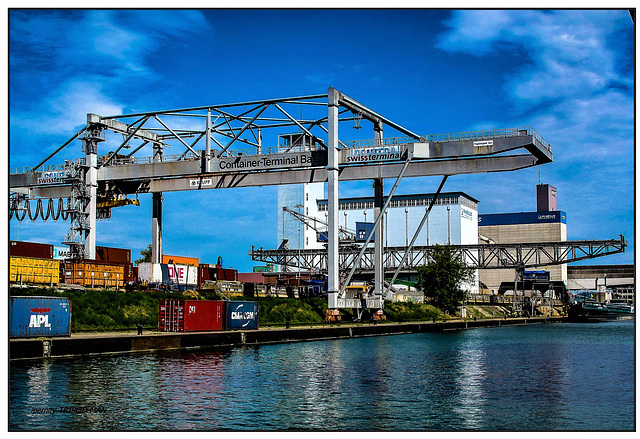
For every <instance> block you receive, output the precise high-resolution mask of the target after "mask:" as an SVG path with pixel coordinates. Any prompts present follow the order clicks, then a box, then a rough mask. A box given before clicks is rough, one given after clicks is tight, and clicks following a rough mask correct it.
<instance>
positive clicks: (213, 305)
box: [158, 300, 224, 332]
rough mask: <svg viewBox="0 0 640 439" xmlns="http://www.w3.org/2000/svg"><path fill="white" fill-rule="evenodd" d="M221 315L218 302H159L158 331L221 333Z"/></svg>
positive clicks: (221, 308)
mask: <svg viewBox="0 0 640 439" xmlns="http://www.w3.org/2000/svg"><path fill="white" fill-rule="evenodd" d="M223 314H224V302H222V301H220V300H160V302H159V304H158V331H160V332H193V331H222V330H223V325H224V318H223Z"/></svg>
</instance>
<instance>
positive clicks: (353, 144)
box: [346, 128, 551, 152]
mask: <svg viewBox="0 0 640 439" xmlns="http://www.w3.org/2000/svg"><path fill="white" fill-rule="evenodd" d="M519 136H533V137H534V138H535V139H536V140H537V141H538V143H540V144H541V145H542V146H543V147H544V148H545V149H547V151H549V152H551V145H549V143H548V142H547V141H545V140H544V139H543V138H542V136H540V134H538V133H537V132H536V131H535V130H534V129H533V128H501V129H496V130H478V131H465V132H460V133H448V134H428V135H426V136H420V140H419V141H420V142H459V141H463V140H488V139H496V138H505V137H519ZM413 142H416V139H414V138H412V137H388V138H386V139H367V140H352V141H349V142H346V144H347V147H348V148H372V147H380V146H392V145H402V144H406V143H413Z"/></svg>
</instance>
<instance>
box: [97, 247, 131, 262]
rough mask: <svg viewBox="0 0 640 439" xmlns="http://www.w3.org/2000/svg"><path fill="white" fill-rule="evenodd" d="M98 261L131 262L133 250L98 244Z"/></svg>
mask: <svg viewBox="0 0 640 439" xmlns="http://www.w3.org/2000/svg"><path fill="white" fill-rule="evenodd" d="M96 261H108V262H119V263H123V264H126V263H129V262H131V250H129V249H126V248H114V247H101V246H99V245H98V246H96Z"/></svg>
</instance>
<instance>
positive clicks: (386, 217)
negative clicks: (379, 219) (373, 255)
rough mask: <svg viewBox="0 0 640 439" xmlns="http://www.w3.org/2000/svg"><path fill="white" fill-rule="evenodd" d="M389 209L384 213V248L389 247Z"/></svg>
mask: <svg viewBox="0 0 640 439" xmlns="http://www.w3.org/2000/svg"><path fill="white" fill-rule="evenodd" d="M388 232H389V209H387V210H385V211H384V246H385V247H389V233H388Z"/></svg>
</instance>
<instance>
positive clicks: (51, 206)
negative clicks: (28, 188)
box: [9, 198, 71, 221]
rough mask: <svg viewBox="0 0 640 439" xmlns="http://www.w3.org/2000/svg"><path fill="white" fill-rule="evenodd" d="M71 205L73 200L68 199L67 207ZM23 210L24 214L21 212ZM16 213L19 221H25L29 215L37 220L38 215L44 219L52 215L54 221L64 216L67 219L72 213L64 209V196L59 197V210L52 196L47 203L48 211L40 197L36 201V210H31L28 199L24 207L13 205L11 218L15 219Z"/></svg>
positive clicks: (64, 219)
mask: <svg viewBox="0 0 640 439" xmlns="http://www.w3.org/2000/svg"><path fill="white" fill-rule="evenodd" d="M70 206H71V200H70V199H68V200H67V207H68V208H69V207H70ZM21 211H22V215H20V212H21ZM14 215H15V217H16V219H17V220H18V221H23V220H24V219H25V218H26V217H27V215H28V216H29V219H30V220H31V221H35V220H37V219H38V217H40V218H42V220H44V221H47V220H48V219H49V218H50V217H51V219H53V220H54V221H58V219H60V218H62V220H63V221H66V220H67V219H68V218H69V215H70V213H69V212H68V211H66V212H65V209H64V200H63V199H62V198H59V199H58V210H57V211H56V208H55V203H54V201H53V199H52V198H49V201H48V204H47V211H46V213H45V210H44V207H43V205H42V199H41V198H38V200H37V201H36V208H35V212H31V201H30V200H26V201H25V204H24V208H23V209H17V208H15V207H11V208H10V209H9V220H12V219H13V216H14Z"/></svg>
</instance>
